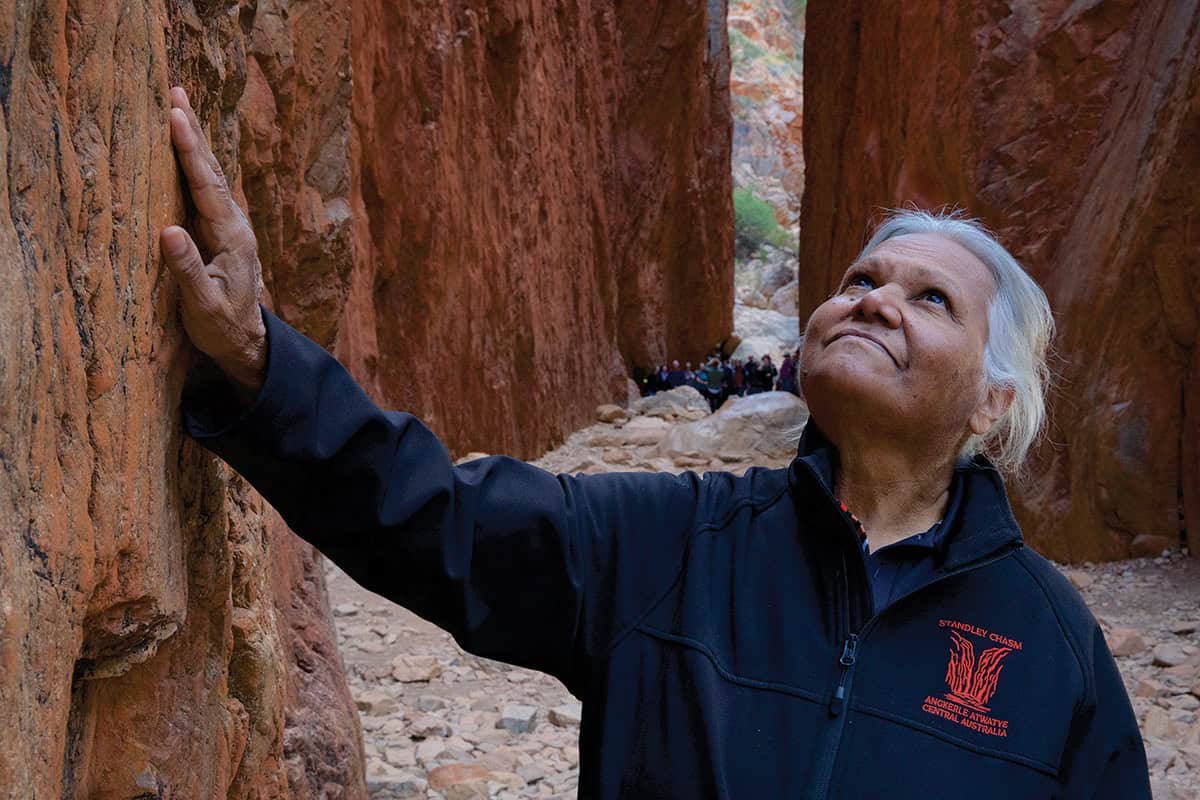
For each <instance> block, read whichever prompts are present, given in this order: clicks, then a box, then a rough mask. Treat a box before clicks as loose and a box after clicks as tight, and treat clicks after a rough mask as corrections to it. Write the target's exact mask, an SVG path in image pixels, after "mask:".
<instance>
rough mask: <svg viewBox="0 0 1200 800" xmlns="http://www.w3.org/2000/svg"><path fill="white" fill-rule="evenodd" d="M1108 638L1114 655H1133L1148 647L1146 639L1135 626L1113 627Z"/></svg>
mask: <svg viewBox="0 0 1200 800" xmlns="http://www.w3.org/2000/svg"><path fill="white" fill-rule="evenodd" d="M1106 638H1107V640H1108V649H1109V650H1111V651H1112V654H1113V655H1114V656H1132V655H1134V654H1136V653H1140V652H1142V651H1143V650H1145V649H1146V640H1145V639H1143V638H1142V635H1141V634H1140V633H1138V632H1137V631H1136V630H1134V629H1133V628H1113V629H1112V630H1111V631H1109V632H1108V635H1107V636H1106Z"/></svg>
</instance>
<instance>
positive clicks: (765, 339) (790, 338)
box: [733, 306, 804, 367]
mask: <svg viewBox="0 0 1200 800" xmlns="http://www.w3.org/2000/svg"><path fill="white" fill-rule="evenodd" d="M733 323H734V331H735V332H736V333H737V335H738V336H740V337H741V342H740V343H739V344H738V346H737V349H736V350H734V352H733V357H734V358H740V359H743V360H744V359H746V358H749V357H750V356H754V357H756V358H762V357H763V356H764V355H770V356H771V360H772V361H774V362H775V365H776V367H778V366H779V364H781V363H783V354H784V352H785V351H787V352H791V351H793V350H795V349H796V348H798V347H800V346H801V345H802V344H803V342H804V337H803V336H801V331H800V320H799V318H797V317H795V316H788V315H786V314H780V313H779V312H778V311H771V310H769V309H762V308H749V307H747V306H736V307H735V308H734V310H733Z"/></svg>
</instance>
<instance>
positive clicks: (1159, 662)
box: [1154, 642, 1188, 667]
mask: <svg viewBox="0 0 1200 800" xmlns="http://www.w3.org/2000/svg"><path fill="white" fill-rule="evenodd" d="M1187 659H1188V654H1187V652H1185V651H1184V649H1183V648H1182V647H1180V646H1179V645H1178V644H1175V643H1173V642H1167V643H1165V644H1160V645H1159V646H1158V647H1155V648H1154V665H1155V666H1156V667H1177V666H1179V665H1180V664H1183V663H1184V662H1185V661H1187Z"/></svg>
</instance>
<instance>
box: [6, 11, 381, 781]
mask: <svg viewBox="0 0 1200 800" xmlns="http://www.w3.org/2000/svg"><path fill="white" fill-rule="evenodd" d="M338 6H339V4H337V3H332V2H329V3H325V4H323V5H322V4H317V3H313V4H309V6H308V8H313V9H320V10H319V11H318V12H316V13H319V14H329V13H331V10H333V9H336V8H337V7H338ZM298 16H302V15H298ZM298 22H299V20H297V19H295V18H293V19H292V20H291V21H288V20H286V19H285V18H284V17H283V16H282V15H281V13H280V12H279V11H278V10H277V9H276V8H275V7H273V6H272V5H271V4H270V3H260V4H259V5H258V11H257V13H256V12H255V11H254V10H253V9H252V8H249V7H247V8H243V9H241V12H240V15H239V14H237V13H235V14H233V15H230V14H228V13H226V11H225V10H224V9H223V8H219V7H217V6H214V5H212V4H207V5H201V6H192V5H190V4H183V5H173V6H171V8H170V9H166V8H164V7H163V6H161V5H158V4H154V3H150V4H140V3H133V4H120V3H105V2H94V3H80V4H76V3H72V4H66V3H54V4H49V5H44V4H29V3H22V4H16V5H13V4H8V5H6V6H5V7H4V8H3V10H0V65H3V66H2V67H0V70H2V72H0V152H2V153H4V154H5V157H6V169H5V170H3V171H0V209H2V212H0V252H3V253H4V254H5V257H6V259H7V265H8V268H6V269H4V270H3V271H2V274H3V278H2V279H0V280H3V283H4V285H3V287H0V397H3V398H4V401H3V406H2V407H0V462H2V463H3V466H4V480H3V481H0V495H2V496H3V500H2V501H0V530H2V531H3V534H2V535H0V665H2V666H0V716H2V718H3V719H2V722H0V786H3V787H4V789H5V795H6V796H10V795H11V796H12V797H60V796H61V797H88V798H125V797H135V796H136V797H196V798H208V797H250V796H254V797H317V796H319V795H320V792H321V791H322V789H323V785H324V784H325V783H329V784H330V785H336V786H338V787H341V788H339V789H337V790H336V791H335V792H334V793H333V794H332V795H329V796H341V797H347V798H349V797H362V796H365V787H364V783H363V777H362V755H361V753H362V744H361V735H360V733H359V731H358V727H357V725H358V722H357V715H356V713H355V709H354V706H353V703H352V702H351V699H350V696H349V693H348V691H347V690H346V687H345V681H344V678H343V676H342V671H341V664H340V659H339V657H338V654H337V649H336V644H335V639H334V636H333V631H332V628H331V625H330V622H329V615H328V611H327V608H326V606H327V602H326V600H325V595H324V586H323V583H322V581H321V579H320V573H319V570H318V569H317V561H316V559H315V557H314V554H313V552H312V550H311V548H308V547H305V546H302V543H300V542H299V540H297V539H294V538H293V537H291V536H289V535H287V534H286V532H285V528H284V527H283V525H282V524H281V522H280V521H279V520H278V518H277V517H276V516H275V515H274V513H273V512H271V511H270V509H268V508H266V507H265V505H264V504H263V502H262V500H261V499H260V498H258V497H257V496H256V495H255V494H254V493H253V492H252V491H251V490H250V489H249V488H248V487H247V486H246V485H245V484H244V483H242V482H241V481H240V479H238V478H236V477H235V476H232V475H231V474H230V473H229V471H228V470H227V469H226V468H224V467H223V466H221V465H218V464H217V463H215V462H214V460H213V459H212V458H210V457H209V456H208V455H207V454H205V453H204V452H203V451H202V450H201V449H200V448H198V447H196V446H195V445H194V444H192V443H191V442H189V441H185V440H184V439H182V438H181V435H180V431H179V426H178V423H177V405H178V399H179V394H180V388H181V385H182V383H183V380H184V375H185V373H186V371H187V368H188V361H189V356H190V353H189V350H188V345H186V343H185V340H184V338H183V335H182V331H181V329H180V327H179V325H178V323H177V321H176V314H175V304H176V297H177V296H176V292H175V288H174V287H173V286H172V285H171V283H170V281H169V280H167V279H166V273H165V271H164V270H163V269H162V267H161V265H160V262H159V256H158V241H157V240H158V231H159V229H160V228H161V227H162V226H164V225H166V224H168V223H170V222H173V221H176V220H179V219H182V218H183V216H184V213H185V209H184V206H183V203H182V200H181V195H180V192H179V189H178V182H177V175H176V165H175V161H174V156H173V154H172V151H171V148H170V144H169V142H168V140H167V129H166V127H165V121H166V116H165V114H166V106H167V94H166V92H167V88H168V86H169V85H170V83H171V82H173V81H180V82H182V83H184V84H185V85H187V86H188V88H189V90H190V91H191V92H192V96H193V97H194V98H195V100H196V102H197V104H198V105H199V107H200V108H201V109H202V113H203V116H204V117H205V118H206V119H207V120H209V122H210V133H211V135H212V137H213V139H214V141H215V143H216V145H217V149H218V152H219V153H220V154H221V156H222V159H223V162H224V163H225V164H226V165H227V167H228V168H229V170H230V173H231V174H236V173H237V158H238V142H239V124H241V123H244V121H245V118H240V117H239V115H238V113H237V107H238V103H239V98H241V97H242V96H243V94H244V93H245V92H244V89H245V87H246V86H247V83H248V80H247V77H248V75H249V76H250V77H251V78H252V79H253V78H254V76H256V75H258V76H261V75H262V74H263V73H264V72H268V71H269V70H270V68H271V65H270V64H269V63H267V59H266V58H265V57H264V55H263V53H264V52H266V51H264V50H263V49H262V48H261V47H260V46H259V45H260V43H261V42H262V41H263V40H264V39H267V40H269V41H270V42H271V43H273V45H274V47H275V48H277V49H280V50H282V49H286V48H288V47H289V45H290V44H291V43H292V42H293V40H298V41H299V43H300V47H302V48H308V52H309V53H310V56H311V52H312V51H313V50H314V49H317V48H319V47H322V48H325V50H326V52H327V53H334V54H336V53H341V57H342V61H343V62H345V61H346V53H347V52H348V46H347V39H346V35H345V29H346V26H345V24H343V25H342V28H341V29H340V30H338V29H336V28H333V29H331V28H330V27H329V26H312V27H305V26H302V25H299V24H298ZM331 30H332V32H331ZM305 39H306V40H305ZM260 59H261V60H262V61H263V62H264V64H265V66H264V64H259V63H258V62H259V60H260ZM272 78H273V79H274V81H275V82H274V84H273V87H272V89H271V90H269V91H268V92H267V94H268V96H273V97H274V98H275V100H276V101H277V102H282V101H284V100H286V99H287V98H296V101H297V102H300V103H307V104H308V105H307V110H306V113H304V114H298V115H297V116H298V117H301V118H304V119H303V122H302V123H301V124H300V126H299V127H300V130H299V131H297V132H296V134H295V136H294V137H293V138H295V139H298V140H302V139H303V138H304V136H306V135H312V134H311V132H312V131H314V130H315V129H317V128H318V126H319V125H320V124H321V121H324V120H326V119H328V117H327V116H326V115H325V111H326V110H327V109H328V108H330V107H331V104H330V103H329V102H328V101H327V100H326V99H324V98H319V97H318V98H303V97H298V94H299V93H298V92H296V91H294V89H292V88H289V87H294V86H295V85H296V84H298V83H300V81H299V79H298V78H297V77H296V76H295V74H293V73H277V74H274V75H272ZM250 88H251V90H253V89H255V88H258V89H261V81H260V84H259V85H257V86H256V85H255V84H254V83H253V80H251V81H250ZM334 118H335V119H341V121H342V127H343V129H346V128H347V125H348V119H349V114H348V111H347V109H346V108H344V107H343V108H341V109H340V110H338V112H337V114H335V115H334ZM243 138H244V137H243ZM293 163H305V162H304V154H303V153H301V154H300V155H297V156H296V157H295V158H294V160H293V162H292V163H281V164H279V165H278V168H279V169H280V171H281V173H282V174H280V175H277V176H276V177H273V178H272V177H271V176H267V177H266V178H264V179H270V180H275V181H277V182H279V183H283V182H284V181H286V180H288V179H289V178H288V177H286V176H290V174H291V167H292V164H293ZM346 173H347V174H348V170H346ZM288 193H289V190H288V189H287V188H284V189H282V190H281V191H280V194H281V195H288ZM293 194H294V193H293ZM270 204H271V198H268V197H263V198H261V200H259V201H257V202H256V204H255V205H256V206H263V207H266V206H268V205H270ZM273 213H275V214H277V216H278V217H280V218H282V219H284V220H287V219H289V216H288V215H289V214H294V212H292V211H291V210H290V209H289V208H288V206H287V204H286V203H285V204H284V207H283V209H282V211H275V212H273ZM329 249H332V248H331V247H330V248H329Z"/></svg>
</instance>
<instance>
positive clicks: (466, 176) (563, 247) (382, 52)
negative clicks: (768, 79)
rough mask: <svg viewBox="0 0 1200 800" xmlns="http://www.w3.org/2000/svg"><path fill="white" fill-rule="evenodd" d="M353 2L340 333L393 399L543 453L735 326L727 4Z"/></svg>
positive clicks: (493, 441)
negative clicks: (629, 381)
mask: <svg viewBox="0 0 1200 800" xmlns="http://www.w3.org/2000/svg"><path fill="white" fill-rule="evenodd" d="M354 14H355V21H354V30H355V33H356V36H357V37H358V38H357V40H356V42H355V46H354V48H353V71H354V74H355V75H356V76H357V77H356V80H355V83H354V101H353V108H354V121H355V126H356V131H357V133H358V134H359V140H360V144H359V147H360V149H361V153H362V180H361V187H362V191H361V196H356V197H355V198H354V215H353V216H354V219H355V220H356V224H357V226H358V233H357V235H356V245H357V249H356V251H355V266H354V272H353V275H352V279H351V281H350V284H349V285H350V292H349V302H348V304H347V306H346V312H345V317H344V319H343V320H342V321H341V324H340V338H339V340H338V353H339V354H340V355H341V356H342V357H343V358H344V359H345V360H346V361H347V362H348V363H350V364H351V365H352V366H353V368H354V370H355V373H356V374H357V375H359V376H360V378H362V379H364V380H366V381H368V382H369V384H370V385H371V386H372V388H373V390H374V391H375V392H376V396H377V397H379V398H380V399H381V400H382V401H383V402H385V403H386V404H388V405H391V406H393V407H397V408H404V409H409V410H413V411H415V412H416V413H418V414H419V415H420V416H421V417H422V418H423V419H425V420H426V421H427V422H428V423H429V424H430V425H431V426H432V427H433V429H434V430H435V431H436V432H437V433H439V434H440V435H441V436H442V437H443V438H444V440H445V441H446V442H447V444H448V445H449V446H450V447H451V448H452V449H455V450H457V451H459V452H466V451H468V450H485V451H490V452H509V453H514V454H519V455H526V456H530V455H534V454H536V453H538V452H541V451H542V450H544V449H545V448H546V447H547V446H548V445H550V444H551V443H553V442H556V441H561V440H562V438H564V437H565V435H566V434H567V433H568V432H569V431H571V430H573V429H574V428H577V427H579V426H580V425H581V424H584V423H585V422H586V421H588V420H589V419H590V414H591V410H592V409H593V408H594V407H595V405H596V404H598V403H602V402H611V401H613V400H616V399H618V398H621V399H623V398H624V397H625V392H626V389H625V385H626V384H625V380H626V374H627V372H628V368H629V367H631V366H634V365H641V366H645V365H647V364H651V363H658V362H659V361H661V360H663V359H665V358H666V357H667V355H668V354H676V355H677V356H678V357H680V358H682V357H685V355H684V354H686V355H688V356H690V357H693V358H695V357H698V356H699V355H700V354H701V353H702V352H704V351H706V350H707V348H708V347H710V346H711V345H712V344H714V343H716V342H718V341H720V340H721V339H723V338H724V337H725V336H726V335H728V333H729V332H730V330H731V329H732V317H731V307H732V276H733V263H732V262H733V258H732V233H731V231H730V229H729V228H730V220H731V218H732V210H731V199H730V194H731V186H730V180H731V179H730V176H729V160H728V159H729V146H730V145H729V140H730V128H731V126H730V120H729V101H728V71H729V63H728V47H727V45H726V39H725V36H724V27H723V26H724V17H725V14H724V2H723V0H713V1H712V2H709V3H707V4H706V3H704V2H697V0H689V1H688V2H678V3H670V4H659V5H658V6H656V7H655V8H654V9H647V8H645V7H644V6H642V5H638V4H616V5H613V4H610V3H604V2H590V1H589V0H578V1H576V2H567V3H558V4H550V3H543V2H531V1H529V0H525V1H524V2H522V1H521V0H501V2H494V3H490V4H487V5H486V6H483V5H481V4H478V3H448V4H441V3H430V4H424V5H423V6H420V7H418V8H417V9H413V8H409V7H398V6H396V5H395V4H393V3H388V2H383V0H369V1H368V2H363V3H356V4H355V5H354ZM481 419H486V420H489V421H492V422H491V423H490V424H487V425H479V424H478V421H479V420H481Z"/></svg>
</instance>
